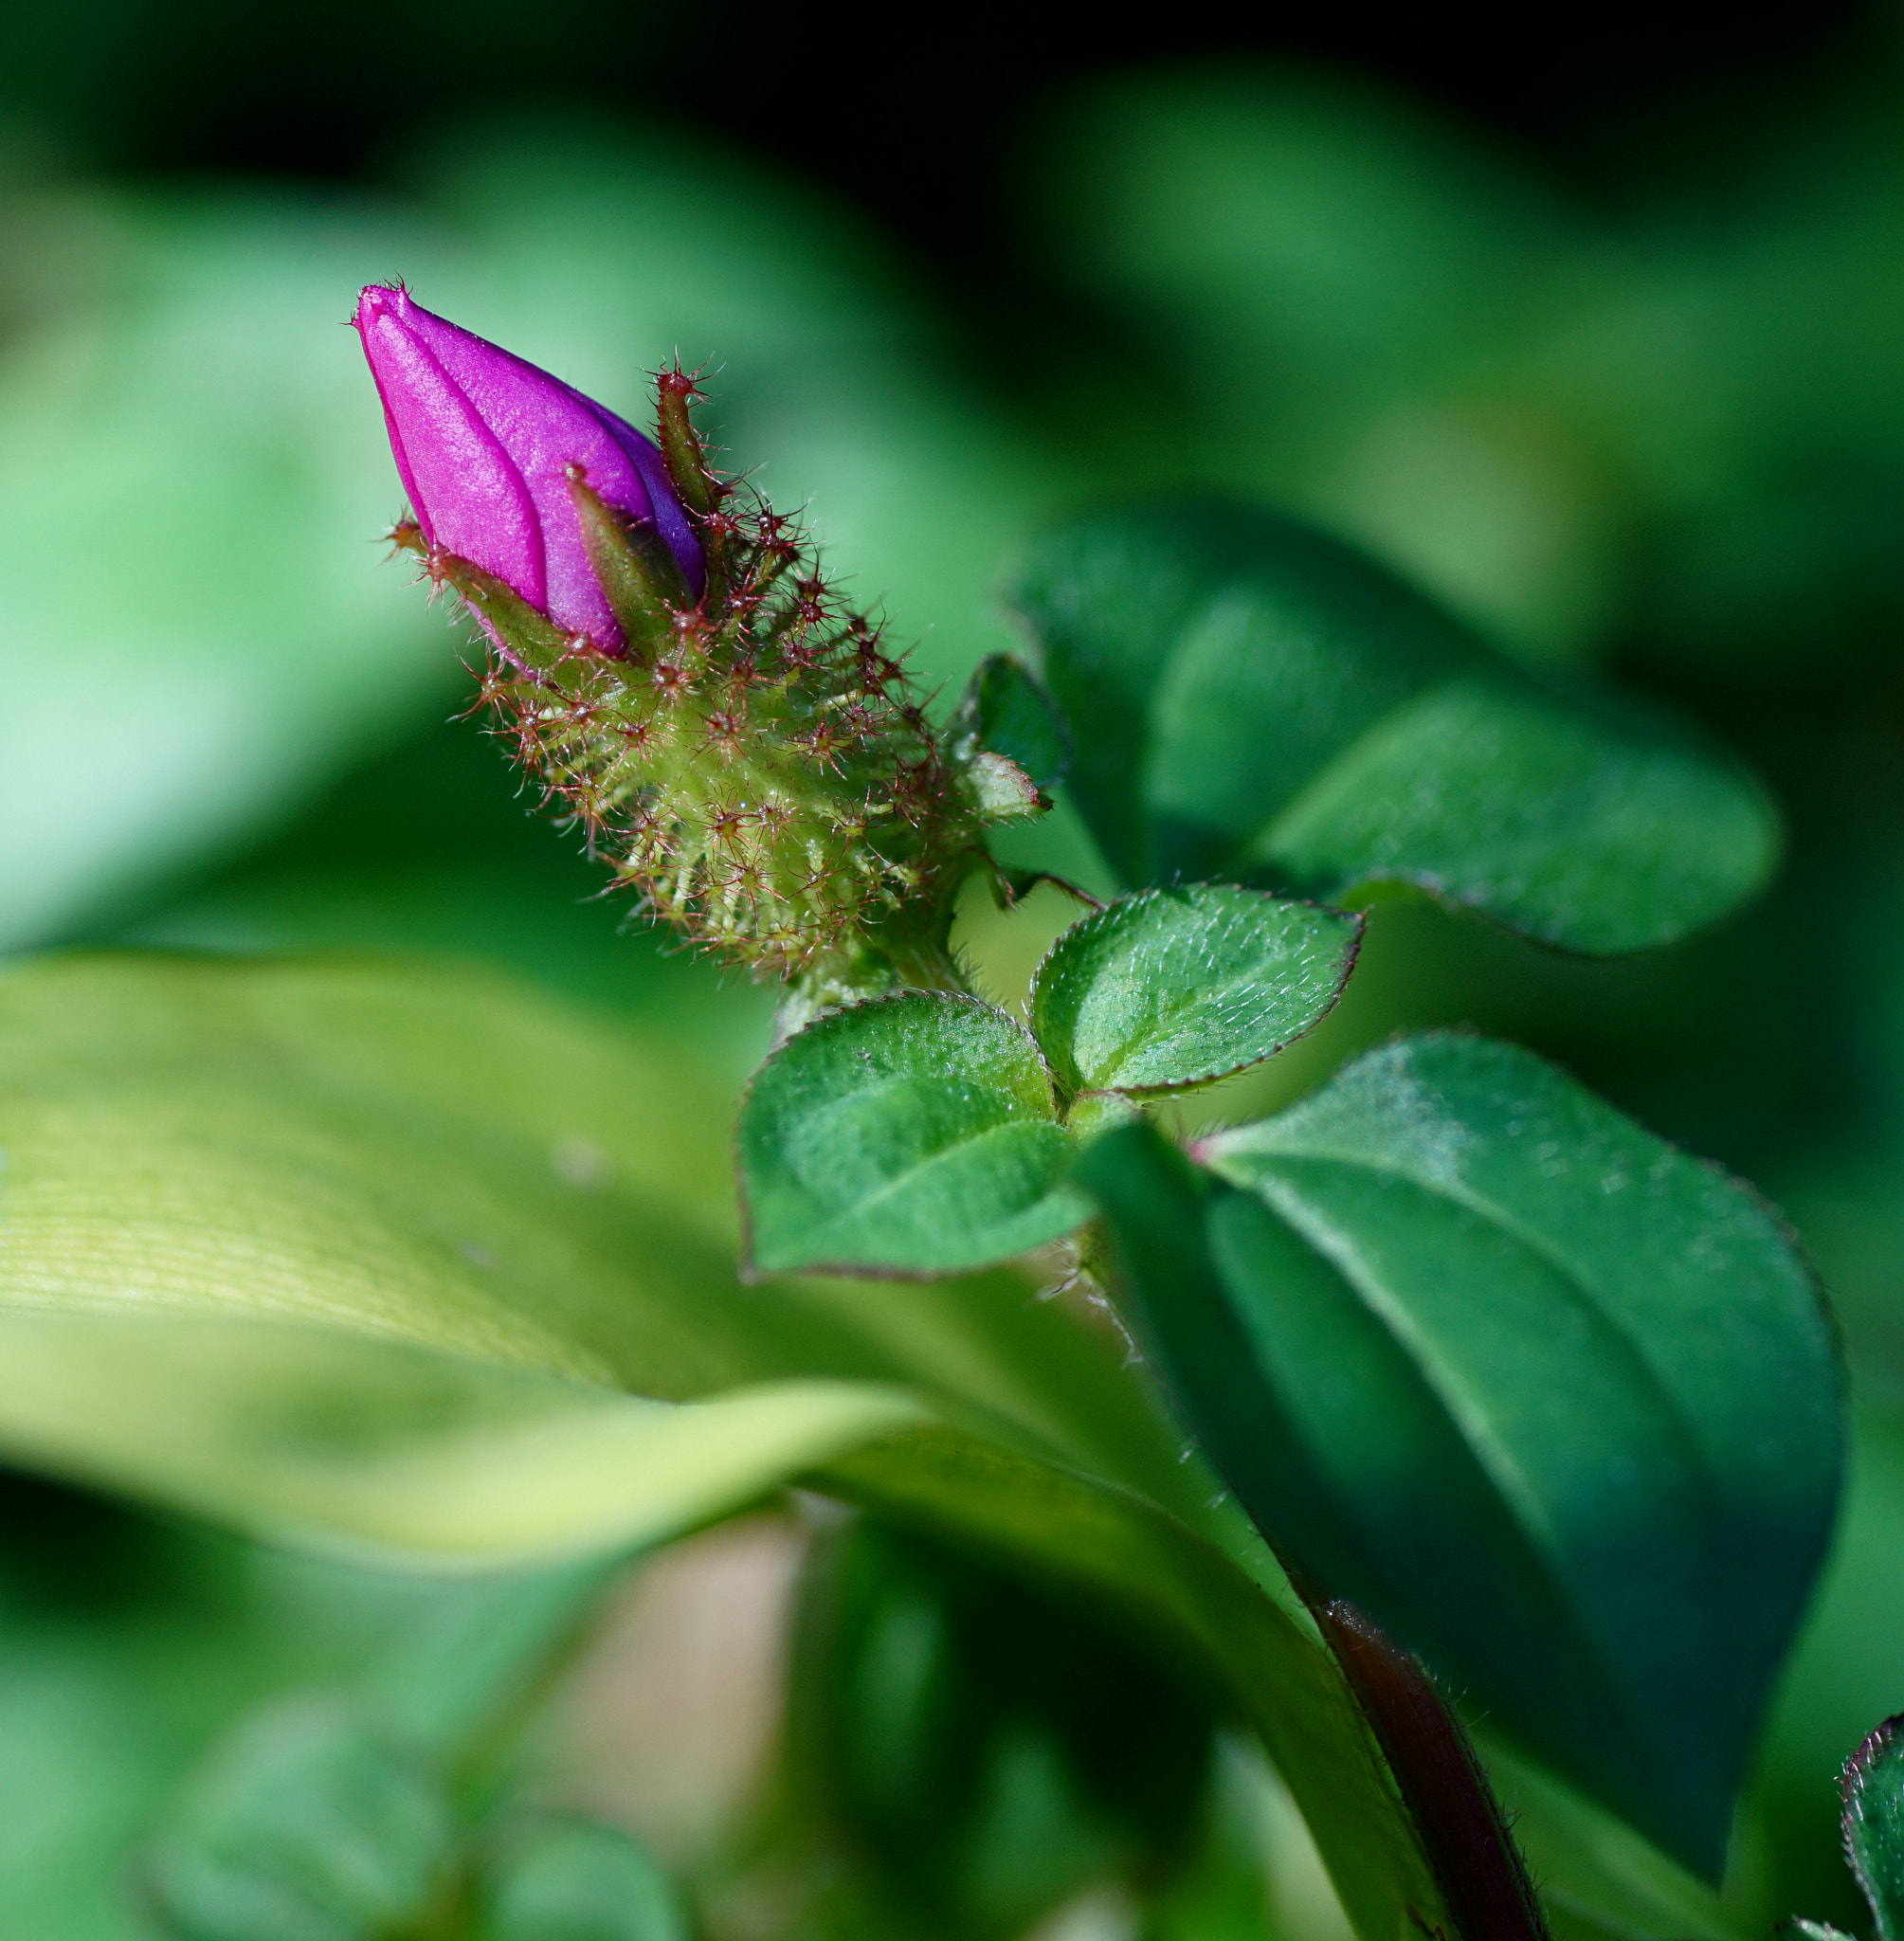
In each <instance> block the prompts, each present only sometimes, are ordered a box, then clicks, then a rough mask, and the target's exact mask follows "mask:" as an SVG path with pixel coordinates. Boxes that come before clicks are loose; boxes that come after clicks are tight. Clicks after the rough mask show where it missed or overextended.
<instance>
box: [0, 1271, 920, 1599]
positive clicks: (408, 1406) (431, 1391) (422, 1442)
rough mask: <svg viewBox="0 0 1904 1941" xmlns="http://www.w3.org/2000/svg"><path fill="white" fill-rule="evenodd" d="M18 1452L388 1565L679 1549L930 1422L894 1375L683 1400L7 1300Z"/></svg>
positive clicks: (237, 1326)
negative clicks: (679, 1538)
mask: <svg viewBox="0 0 1904 1941" xmlns="http://www.w3.org/2000/svg"><path fill="white" fill-rule="evenodd" d="M0 1343H4V1345H5V1352H6V1356H7V1367H8V1374H7V1379H6V1383H5V1386H4V1389H0V1448H4V1449H5V1450H6V1452H7V1453H8V1455H9V1456H10V1457H11V1458H12V1459H13V1460H16V1461H25V1462H30V1463H33V1464H35V1465H37V1466H40V1467H44V1468H47V1469H51V1470H53V1471H55V1472H56V1473H59V1474H62V1475H65V1476H69V1477H73V1478H79V1479H81V1480H84V1481H90V1482H94V1483H100V1484H104V1485H106V1486H108V1487H112V1488H118V1489H122V1490H130V1491H132V1492H133V1493H135V1494H136V1495H140V1496H144V1497H148V1498H150V1499H152V1500H154V1501H157V1502H162V1503H173V1504H181V1505H184V1506H186V1507H188V1508H190V1509H191V1510H193V1511H195V1512H197V1513H198V1514H199V1515H205V1516H209V1517H211V1518H213V1519H214V1520H216V1521H219V1522H222V1523H235V1524H238V1525H239V1526H241V1527H245V1528H250V1529H257V1530H263V1531H267V1532H271V1533H276V1534H278V1535H280V1536H288V1537H291V1538H293V1539H295V1540H297V1541H299V1542H301V1543H303V1544H305V1545H307V1546H310V1547H312V1548H314V1549H317V1550H321V1551H339V1552H342V1553H344V1554H346V1555H352V1556H360V1557H364V1558H367V1559H370V1560H372V1561H377V1562H382V1563H386V1564H388V1563H390V1562H399V1563H402V1562H407V1561H408V1562H413V1563H427V1564H430V1565H432V1566H434V1567H436V1568H440V1569H441V1568H448V1569H459V1568H482V1569H492V1568H494V1567H496V1566H497V1565H499V1564H524V1563H534V1562H536V1561H539V1560H541V1559H545V1558H548V1559H556V1558H562V1557H567V1556H572V1555H575V1554H578V1553H586V1552H588V1551H597V1550H616V1549H623V1548H628V1547H635V1546H639V1545H642V1544H645V1543H652V1542H658V1541H662V1540H664V1539H666V1538H668V1537H671V1536H674V1535H676V1534H678V1533H680V1532H681V1531H682V1530H691V1529H693V1528H695V1527H696V1526H697V1525H698V1524H702V1523H706V1522H709V1521H711V1520H713V1519H714V1518H716V1517H717V1516H721V1515H726V1514H728V1513H729V1512H731V1511H734V1510H738V1509H741V1508H744V1507H745V1506H746V1504H748V1503H749V1502H751V1501H752V1500H753V1498H755V1497H758V1496H759V1495H760V1494H761V1493H762V1492H763V1491H764V1490H770V1489H772V1488H774V1487H776V1486H777V1485H778V1484H779V1483H781V1482H782V1481H784V1480H785V1479H786V1478H788V1477H789V1475H793V1474H795V1473H797V1472H799V1471H801V1470H804V1469H807V1468H809V1467H811V1466H813V1465H814V1464H816V1463H819V1462H824V1461H825V1460H829V1459H831V1458H832V1457H834V1456H836V1455H839V1454H840V1453H842V1452H843V1451H844V1450H848V1449H853V1448H857V1447H858V1446H859V1445H860V1444H861V1443H862V1442H865V1441H866V1440H867V1439H868V1438H870V1437H877V1436H879V1435H882V1434H886V1433H889V1432H891V1431H892V1430H894V1429H896V1428H900V1427H904V1426H908V1425H910V1424H915V1423H916V1422H917V1421H918V1420H919V1419H920V1416H921V1409H920V1407H919V1406H918V1404H917V1403H916V1401H914V1400H912V1399H911V1398H910V1397H909V1396H908V1395H907V1394H906V1392H905V1391H903V1390H900V1389H894V1388H881V1387H878V1386H876V1385H874V1384H871V1383H855V1382H826V1381H789V1382H784V1383H774V1384H766V1385H762V1386H761V1387H758V1388H747V1389H742V1390H738V1391H729V1392H724V1393H718V1394H716V1395H713V1396H711V1397H709V1398H708V1399H707V1400H705V1401H699V1402H690V1403H667V1402H657V1401H651V1400H647V1399H644V1398H638V1397H635V1396H630V1395H623V1394H618V1393H616V1392H614V1391H613V1390H611V1389H607V1388H598V1387H596V1386H594V1385H592V1384H588V1383H581V1382H576V1381H573V1380H571V1379H568V1378H566V1377H563V1376H560V1375H553V1374H544V1373H541V1372H539V1371H537V1370H533V1369H527V1368H521V1367H510V1366H507V1365H498V1364H496V1363H492V1362H484V1361H476V1360H471V1359H469V1358H467V1357H465V1356H463V1355H455V1354H444V1353H441V1352H438V1351H433V1350H429V1349H423V1348H418V1347H415V1346H412V1345H410V1344H408V1343H402V1342H395V1341H391V1340H389V1339H382V1340H378V1339H376V1338H374V1337H372V1336H370V1335H367V1334H364V1333H338V1332H335V1331H333V1330H330V1329H325V1328H321V1327H313V1326H310V1325H305V1324H295V1323H286V1322H282V1321H261V1320H241V1319H230V1318H225V1317H215V1318H214V1317H206V1316H199V1315H178V1314H176V1313H175V1312H174V1313H173V1314H172V1315H158V1316H153V1315H136V1316H134V1315H97V1314H95V1315H88V1314H84V1313H72V1312H65V1313H38V1314H35V1313H25V1312H22V1311H20V1310H19V1309H17V1308H12V1309H5V1310H0Z"/></svg>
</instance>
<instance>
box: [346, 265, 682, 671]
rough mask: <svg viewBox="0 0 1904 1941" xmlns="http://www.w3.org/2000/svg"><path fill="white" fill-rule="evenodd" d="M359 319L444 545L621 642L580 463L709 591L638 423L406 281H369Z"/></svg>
mask: <svg viewBox="0 0 1904 1941" xmlns="http://www.w3.org/2000/svg"><path fill="white" fill-rule="evenodd" d="M358 329H359V330H360V331H361V332H362V333H363V336H364V345H365V349H366V352H367V353H368V354H370V356H371V368H372V372H374V373H375V374H376V376H377V383H378V389H379V390H380V391H381V393H382V395H383V398H384V413H385V418H386V421H387V422H388V424H389V426H390V445H391V450H392V452H393V453H394V454H395V457H396V462H397V469H398V471H399V472H400V473H401V474H402V475H403V479H404V483H405V485H406V487H407V489H408V491H409V494H410V499H411V503H412V505H413V506H414V507H415V509H416V513H417V518H418V521H419V523H420V524H421V525H422V526H423V528H424V533H425V535H426V537H427V538H429V540H430V541H431V543H432V544H433V545H439V546H444V547H446V548H447V549H448V550H449V551H450V552H452V553H461V554H462V556H463V557H464V558H466V559H471V560H474V561H475V562H476V564H477V565H479V566H481V567H482V568H484V569H485V570H486V571H490V572H494V573H496V574H497V576H498V577H499V578H500V579H503V580H506V581H507V582H508V583H509V585H510V586H512V587H513V588H515V590H517V592H518V593H520V594H521V595H522V596H523V597H524V598H525V599H528V600H530V601H531V602H532V604H534V605H535V606H536V607H538V608H541V609H542V610H543V611H544V612H545V613H547V614H548V615H549V617H550V619H552V620H553V621H554V622H555V624H556V625H557V626H561V627H564V628H566V629H567V630H569V631H570V632H574V633H587V634H589V635H591V636H592V637H593V638H594V639H595V640H596V641H597V642H599V643H600V644H602V645H604V646H606V647H610V648H613V647H619V646H620V645H621V644H622V636H621V630H620V628H619V627H618V626H616V625H615V619H614V615H613V614H612V612H611V611H610V610H609V608H608V603H607V599H606V598H605V597H604V596H603V593H602V590H601V587H600V585H599V584H598V582H597V581H596V578H595V573H594V569H593V568H592V567H591V566H590V564H589V554H588V549H587V547H586V546H585V545H584V543H583V539H582V529H581V524H580V521H579V520H578V519H577V517H576V516H575V505H574V500H573V499H572V498H571V494H570V490H569V479H568V468H569V466H571V464H579V465H580V466H581V467H582V469H583V475H584V477H585V478H586V479H587V480H588V481H589V485H590V486H591V487H592V488H593V489H594V490H595V491H596V492H597V493H598V494H600V496H601V497H602V499H604V500H605V501H606V502H607V504H609V505H612V506H614V507H615V508H616V509H617V510H619V511H621V512H623V513H625V514H626V515H627V516H628V517H631V518H637V519H649V520H652V521H653V522H654V524H655V526H656V528H657V530H658V531H659V532H660V533H661V535H662V538H663V539H664V540H665V541H666V542H667V545H668V547H669V549H670V551H672V552H673V553H674V555H675V557H676V558H677V559H678V560H679V561H680V566H681V570H682V572H683V573H684V574H685V575H686V577H687V579H688V581H689V583H690V585H691V586H693V587H694V589H695V590H696V591H697V592H698V591H699V590H700V588H701V586H702V584H703V580H704V570H703V567H702V562H701V553H700V546H699V542H698V539H697V538H696V536H695V533H694V528H693V525H692V523H691V522H690V521H689V519H688V517H687V514H686V513H685V511H684V510H683V509H682V507H681V505H680V500H679V499H677V498H676V497H675V493H674V487H673V485H672V483H671V482H670V481H669V479H668V476H667V468H666V466H665V465H664V464H663V463H662V455H661V453H660V451H659V450H657V449H656V447H655V446H654V445H653V444H651V443H650V442H649V441H648V440H647V439H645V438H644V437H643V436H642V434H641V433H640V432H639V431H637V430H636V429H635V428H634V426H631V425H629V424H627V423H626V422H625V421H624V420H622V419H620V418H618V417H616V416H615V414H614V413H613V412H612V411H609V410H607V409H605V408H603V407H602V406H600V405H598V404H596V403H595V402H594V401H593V400H592V399H590V398H587V397H584V396H583V394H582V393H581V392H580V391H578V390H573V389H572V388H571V386H569V385H566V384H564V383H563V382H562V381H561V379H559V378H557V377H553V376H551V375H550V373H549V372H546V371H542V370H539V369H538V368H537V367H536V366H535V365H534V364H530V363H528V362H526V361H525V360H524V359H522V358H520V357H517V356H516V355H514V354H512V353H510V352H508V351H504V350H502V349H500V348H499V347H498V346H497V345H495V344H492V343H489V342H487V341H486V340H485V339H484V338H482V337H479V336H475V335H473V334H472V333H471V332H469V331H466V330H462V329H461V328H460V327H459V326H458V325H456V324H453V323H451V322H449V321H448V320H447V319H446V318H444V317H438V316H436V315H434V314H433V313H432V312H430V311H427V310H426V309H424V308H423V306H422V305H421V304H419V303H416V302H414V301H412V300H411V299H410V297H409V294H408V292H407V291H404V290H384V289H378V288H375V287H372V288H371V289H369V290H366V291H365V292H364V293H363V296H362V299H360V302H359V305H358ZM387 371H388V372H389V373H390V376H389V377H388V378H387V376H386V372H387ZM479 433H481V437H479V436H478V434H479ZM479 445H481V455H480V456H479V451H478V447H479ZM503 474H507V476H508V478H509V479H510V480H511V481H513V484H514V486H515V488H516V489H515V491H514V492H513V494H512V493H510V492H505V491H504V490H503V489H502V482H501V481H502V476H503Z"/></svg>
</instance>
